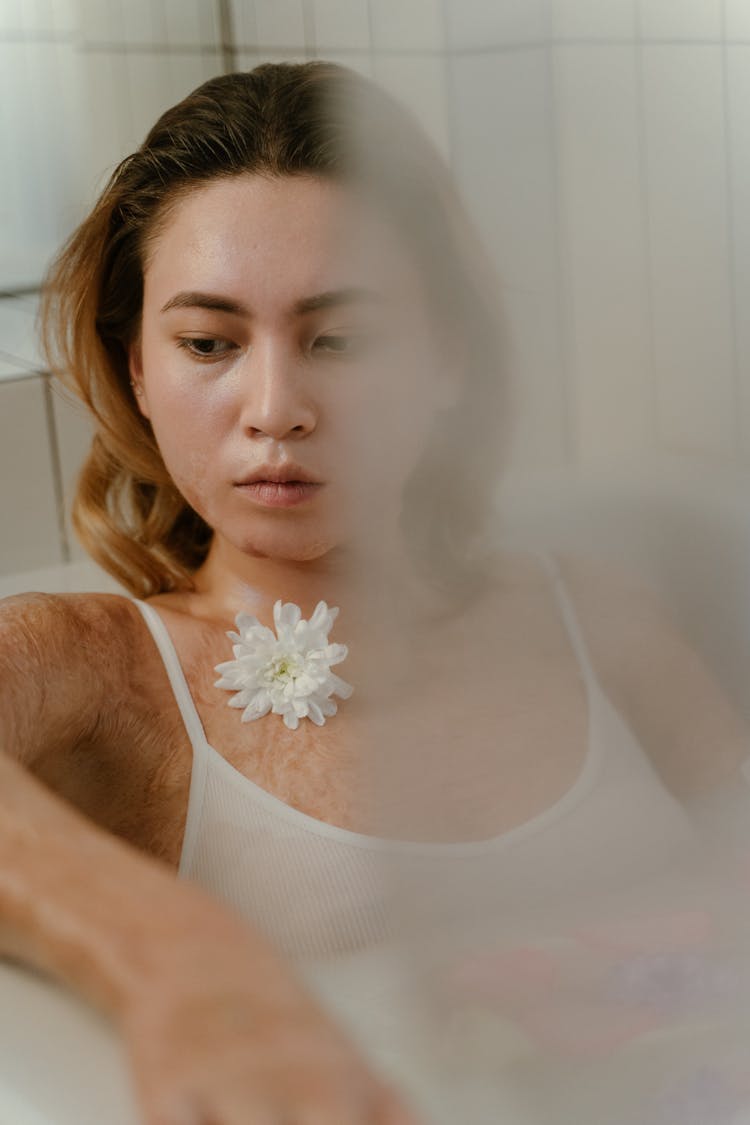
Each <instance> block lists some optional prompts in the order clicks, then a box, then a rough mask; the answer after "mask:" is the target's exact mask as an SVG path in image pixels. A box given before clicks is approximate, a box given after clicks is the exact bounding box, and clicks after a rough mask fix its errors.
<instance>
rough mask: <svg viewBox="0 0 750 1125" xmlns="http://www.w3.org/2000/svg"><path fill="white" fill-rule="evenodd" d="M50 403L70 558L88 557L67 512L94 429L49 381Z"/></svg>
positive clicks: (78, 405) (79, 406)
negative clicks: (53, 420) (55, 434)
mask: <svg viewBox="0 0 750 1125" xmlns="http://www.w3.org/2000/svg"><path fill="white" fill-rule="evenodd" d="M51 400H52V408H53V413H54V419H55V429H56V433H57V446H58V454H59V458H60V469H61V477H62V493H63V507H64V516H65V527H66V534H67V542H68V547H69V550H70V556H71V558H72V559H83V558H86V557H87V556H86V555H85V552H84V550H83V548H82V547H81V545H80V544H79V542H78V540H77V539H76V535H75V532H74V531H73V526H72V524H71V522H70V511H71V506H72V502H73V495H74V492H75V484H76V478H77V476H78V472H79V470H80V467H81V465H82V464H83V460H84V458H85V456H86V453H87V452H88V449H89V447H90V445H91V437H92V434H93V426H92V424H91V422H90V420H89V417H88V415H87V413H86V411H85V409H84V407H83V405H82V404H81V403H78V402H76V401H75V400H73V399H72V397H71V396H70V394H69V393H68V392H67V391H65V390H63V388H61V387H60V386H58V385H57V383H56V381H53V382H52V386H51Z"/></svg>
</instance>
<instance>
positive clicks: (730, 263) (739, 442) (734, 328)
mask: <svg viewBox="0 0 750 1125" xmlns="http://www.w3.org/2000/svg"><path fill="white" fill-rule="evenodd" d="M721 21H722V32H723V39H724V43H723V46H722V51H721V63H722V67H721V84H722V88H721V97H722V113H723V117H724V176H725V200H726V234H727V242H728V247H727V249H728V254H727V259H728V260H727V272H728V274H729V277H728V279H727V280H728V283H729V325H730V329H729V330H730V338H731V343H732V380H733V384H734V387H733V390H734V403H735V410H734V441H735V455H736V456H737V458H738V459H739V460H740V462H741V461H742V459H743V455H744V454H745V452H746V450H745V433H746V418H745V410H744V406H745V403H744V402H743V399H744V396H743V393H742V378H741V370H740V330H739V318H738V316H737V311H738V310H737V246H736V239H735V235H736V231H735V208H734V152H733V148H732V141H733V136H732V130H731V112H730V97H729V47H728V42H727V35H726V31H727V4H726V0H722V2H721Z"/></svg>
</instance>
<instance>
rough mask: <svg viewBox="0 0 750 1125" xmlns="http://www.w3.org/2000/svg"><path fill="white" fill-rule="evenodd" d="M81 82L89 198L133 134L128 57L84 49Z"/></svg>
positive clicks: (126, 148)
mask: <svg viewBox="0 0 750 1125" xmlns="http://www.w3.org/2000/svg"><path fill="white" fill-rule="evenodd" d="M80 58H81V86H82V91H81V92H82V97H83V100H84V104H85V105H86V106H87V113H86V118H85V121H86V128H85V130H83V132H82V136H81V138H80V142H79V143H80V146H81V148H80V150H79V151H81V152H82V160H83V166H84V168H85V169H86V191H87V197H86V198H87V201H89V202H93V200H94V198H95V197H96V195H98V193H99V191H100V190H101V189H102V187H103V186H104V184H105V183H106V181H107V179H108V178H109V175H110V173H111V172H112V171H113V170H114V168H115V166H116V165H117V164H118V163H119V161H120V160H121V159H122V158H123V156H125V154H126V153H127V152H128V151H129V148H130V143H131V141H132V138H133V137H134V135H135V130H134V128H133V121H132V116H131V108H130V97H129V96H128V89H129V82H128V60H127V55H126V54H124V53H123V52H122V51H84V52H82V54H81V56H80Z"/></svg>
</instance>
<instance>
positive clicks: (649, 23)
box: [638, 0, 723, 40]
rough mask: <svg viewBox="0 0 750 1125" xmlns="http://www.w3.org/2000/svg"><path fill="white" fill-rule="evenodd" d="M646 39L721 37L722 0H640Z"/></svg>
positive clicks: (642, 33) (643, 30)
mask: <svg viewBox="0 0 750 1125" xmlns="http://www.w3.org/2000/svg"><path fill="white" fill-rule="evenodd" d="M638 5H639V17H640V29H641V35H642V36H643V38H644V39H677V40H680V39H688V40H689V39H720V38H721V36H722V34H723V27H722V0H638Z"/></svg>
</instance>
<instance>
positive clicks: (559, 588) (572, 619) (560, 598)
mask: <svg viewBox="0 0 750 1125" xmlns="http://www.w3.org/2000/svg"><path fill="white" fill-rule="evenodd" d="M535 554H536V555H537V558H539V559H541V560H542V562H543V563H544V565H545V567H546V569H547V572H548V574H549V575H550V577H551V578H552V583H553V589H554V591H555V598H556V600H557V604H558V606H559V609H560V613H561V615H562V619H563V621H564V623H565V628H566V629H567V632H568V637H569V638H570V643H571V645H572V646H573V651H574V652H575V654H576V657H577V659H578V663H579V664H580V666H581V671H582V673H583V678H584V680H585V682H586V686H587V687H588V688H590V689H591V688H594V687H596V686H597V684H598V681H597V678H596V673H595V672H594V666H593V664H592V662H591V657H590V655H589V649H588V645H587V644H586V641H585V640H584V637H583V632H582V630H581V626H580V622H579V620H578V614H577V613H576V611H575V609H574V607H573V602H572V600H571V597H570V594H569V593H568V590H567V588H566V586H565V582H564V581H563V576H562V574H561V573H560V567H559V565H558V562H557V559H556V558H555V557H554V555H552V554H549V553H548V552H546V551H539V552H535Z"/></svg>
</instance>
